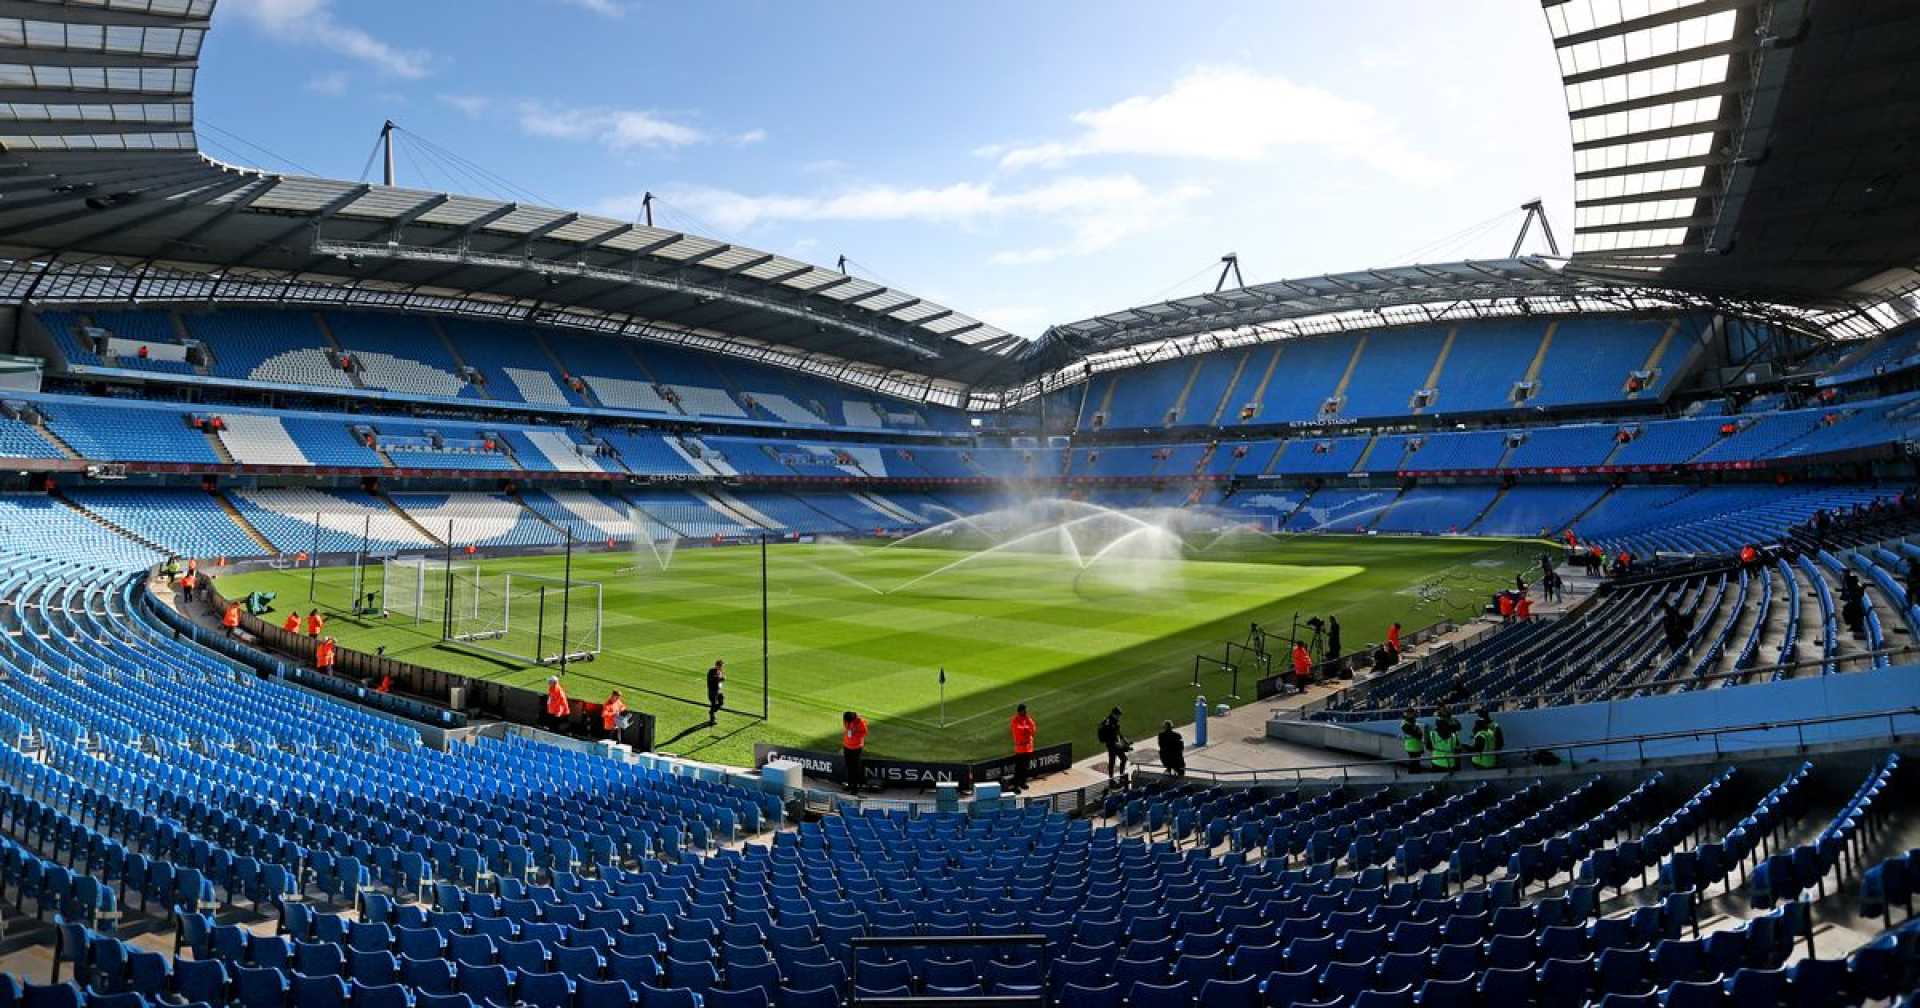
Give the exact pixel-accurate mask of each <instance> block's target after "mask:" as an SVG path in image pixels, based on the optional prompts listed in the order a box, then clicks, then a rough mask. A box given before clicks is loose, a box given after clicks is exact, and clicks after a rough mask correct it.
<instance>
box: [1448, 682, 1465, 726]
mask: <svg viewBox="0 0 1920 1008" xmlns="http://www.w3.org/2000/svg"><path fill="white" fill-rule="evenodd" d="M1447 702H1448V703H1450V704H1463V703H1466V702H1467V681H1466V680H1465V679H1463V678H1461V677H1460V676H1459V675H1458V674H1457V673H1456V674H1455V675H1454V677H1453V682H1452V683H1451V684H1449V685H1448V686H1447ZM1455 730H1456V731H1458V730H1459V726H1458V725H1456V726H1455Z"/></svg>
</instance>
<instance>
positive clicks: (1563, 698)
mask: <svg viewBox="0 0 1920 1008" xmlns="http://www.w3.org/2000/svg"><path fill="white" fill-rule="evenodd" d="M1912 656H1920V645H1914V644H1903V645H1901V646H1899V647H1893V648H1880V649H1879V650H1876V651H1861V652H1859V653H1857V654H1849V655H1838V656H1835V657H1833V658H1806V659H1802V660H1800V661H1793V662H1788V663H1787V664H1785V665H1765V666H1759V665H1756V666H1754V667H1753V668H1748V669H1736V670H1734V671H1732V672H1714V673H1710V674H1708V675H1702V676H1693V675H1689V676H1680V677H1669V678H1666V679H1650V680H1645V681H1641V682H1632V683H1621V684H1618V685H1613V686H1582V687H1572V688H1568V689H1561V690H1553V691H1551V692H1547V693H1520V694H1515V695H1512V696H1489V697H1472V698H1469V699H1468V700H1465V701H1462V702H1461V703H1458V704H1453V703H1449V704H1446V705H1444V706H1450V707H1455V708H1458V709H1464V708H1469V707H1483V706H1484V707H1488V708H1491V709H1493V710H1496V711H1503V710H1533V709H1537V708H1541V707H1560V706H1566V705H1568V704H1576V703H1594V702H1597V701H1600V700H1605V699H1609V698H1611V697H1613V696H1615V695H1618V694H1621V693H1639V692H1642V691H1646V690H1653V691H1655V692H1656V693H1670V692H1672V691H1673V690H1674V689H1675V688H1676V687H1682V686H1693V685H1697V684H1701V683H1716V682H1725V681H1727V680H1729V679H1746V678H1749V677H1752V676H1756V675H1765V674H1770V673H1771V674H1777V673H1781V672H1794V671H1798V670H1801V669H1813V668H1824V667H1825V666H1827V665H1828V664H1832V665H1833V667H1834V672H1833V673H1831V674H1833V675H1853V674H1856V673H1859V672H1867V671H1871V670H1872V669H1873V662H1874V660H1875V659H1877V658H1897V657H1912ZM1842 666H1858V667H1855V668H1851V669H1843V668H1842ZM1589 671H1591V669H1590V670H1589ZM1755 685H1758V684H1757V683H1756V684H1755ZM1337 695H1338V694H1336V696H1337ZM1327 699H1328V701H1331V700H1333V699H1334V697H1328V698H1327ZM1441 706H1443V705H1442V704H1412V705H1404V704H1402V705H1396V706H1391V707H1358V708H1354V709H1352V710H1342V711H1336V712H1334V713H1335V715H1336V716H1337V717H1338V720H1337V721H1329V722H1327V723H1329V724H1341V723H1345V722H1351V721H1378V720H1382V719H1386V718H1398V717H1400V715H1402V714H1404V713H1406V712H1407V711H1408V710H1412V711H1414V712H1415V713H1417V714H1421V715H1426V714H1430V713H1432V712H1434V711H1435V710H1437V709H1439V708H1440V707H1441ZM1327 709H1328V708H1327V705H1326V704H1324V703H1323V704H1322V705H1320V706H1319V707H1314V706H1312V705H1309V706H1308V707H1305V708H1302V712H1303V713H1307V714H1316V713H1320V712H1321V711H1325V710H1327Z"/></svg>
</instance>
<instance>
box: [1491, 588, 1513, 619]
mask: <svg viewBox="0 0 1920 1008" xmlns="http://www.w3.org/2000/svg"><path fill="white" fill-rule="evenodd" d="M1493 604H1494V608H1496V609H1498V610H1499V611H1500V622H1502V623H1511V622H1513V593H1512V592H1501V593H1500V594H1498V595H1495V596H1494V597H1493Z"/></svg>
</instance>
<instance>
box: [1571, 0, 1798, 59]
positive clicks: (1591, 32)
mask: <svg viewBox="0 0 1920 1008" xmlns="http://www.w3.org/2000/svg"><path fill="white" fill-rule="evenodd" d="M1756 2H1760V0H1704V2H1702V3H1696V4H1688V5H1685V6H1680V7H1676V8H1674V9H1672V10H1666V11H1661V12H1660V13H1658V14H1648V15H1646V16H1645V17H1637V18H1630V19H1628V20H1625V21H1619V22H1616V23H1614V24H1610V25H1607V26H1606V27H1604V28H1589V29H1588V30H1586V31H1583V32H1572V33H1570V34H1567V35H1562V36H1561V37H1559V38H1557V39H1554V40H1553V46H1554V48H1556V49H1565V48H1567V47H1568V46H1576V45H1579V44H1580V43H1582V42H1597V41H1599V40H1601V39H1607V38H1613V37H1614V36H1616V35H1625V34H1628V33H1629V32H1636V31H1639V30H1641V29H1643V28H1658V27H1660V26H1661V25H1670V24H1679V23H1680V22H1682V21H1691V20H1693V19H1694V18H1698V17H1705V16H1707V15H1708V14H1718V13H1720V12H1721V11H1728V10H1738V9H1739V8H1741V7H1747V6H1751V5H1752V4H1754V3H1756ZM1541 6H1542V7H1553V6H1557V4H1542V5H1541Z"/></svg>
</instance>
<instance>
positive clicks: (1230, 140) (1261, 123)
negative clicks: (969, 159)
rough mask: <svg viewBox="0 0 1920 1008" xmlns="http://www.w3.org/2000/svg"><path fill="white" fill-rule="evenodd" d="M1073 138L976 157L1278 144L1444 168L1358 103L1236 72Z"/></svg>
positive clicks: (1404, 172)
mask: <svg viewBox="0 0 1920 1008" xmlns="http://www.w3.org/2000/svg"><path fill="white" fill-rule="evenodd" d="M1073 120H1074V122H1075V123H1077V124H1078V125H1079V126H1080V127H1081V131H1080V133H1079V134H1078V135H1077V136H1074V137H1070V138H1067V139H1059V140H1049V141H1045V142H1041V143H1032V144H1024V145H1008V144H994V145H989V146H986V147H982V148H978V149H976V151H975V153H976V154H978V155H981V156H985V157H992V158H996V159H997V160H998V161H999V163H1000V165H1001V166H1002V167H1005V168H1023V167H1029V166H1036V165H1054V164H1059V163H1061V162H1065V161H1069V160H1072V159H1075V158H1082V157H1090V156H1094V155H1101V154H1122V155H1126V154H1130V155H1142V156H1149V157H1165V158H1188V159H1198V160H1208V161H1239V162H1251V161H1260V160H1264V159H1267V158H1269V157H1271V156H1273V155H1274V154H1275V153H1277V152H1278V151H1279V150H1281V149H1282V148H1287V147H1301V148H1318V149H1319V150H1322V151H1326V152H1330V153H1334V154H1337V155H1340V156H1343V157H1348V158H1353V159H1355V160H1359V161H1362V162H1365V163H1367V164H1369V165H1372V166H1374V167H1376V168H1378V169H1380V170H1382V171H1385V172H1387V173H1389V174H1391V175H1393V176H1395V177H1397V178H1402V179H1409V180H1413V179H1427V180H1431V179H1433V178H1435V177H1438V176H1441V175H1444V174H1445V172H1446V167H1445V166H1444V165H1442V164H1440V163H1439V162H1437V161H1435V160H1434V159H1432V158H1429V157H1427V156H1425V155H1423V154H1420V153H1418V152H1416V151H1414V150H1412V149H1411V148H1410V147H1409V145H1408V144H1407V142H1406V141H1405V140H1404V139H1403V137H1402V136H1401V133H1400V130H1399V128H1398V127H1397V126H1396V124H1394V123H1393V122H1392V121H1391V120H1390V119H1389V118H1388V117H1387V116H1385V115H1383V114H1381V113H1380V112H1379V111H1378V110H1376V109H1375V108H1373V107H1372V106H1371V105H1368V104H1366V103H1364V102H1357V101H1352V100H1350V99H1347V98H1342V97H1340V96H1339V95H1336V94H1333V93H1331V92H1328V91H1324V90H1321V89H1319V88H1314V87H1307V86H1305V85H1301V84H1295V83H1293V82H1292V81H1289V80H1287V79H1286V78H1284V77H1279V76H1271V75H1266V74H1261V73H1257V72H1255V71H1252V70H1246V69H1241V68H1236V67H1213V68H1202V69H1198V70H1195V71H1193V72H1191V73H1189V74H1187V75H1186V76H1185V77H1182V78H1180V79H1179V80H1177V81H1175V82H1174V84H1173V86H1172V88H1170V89H1169V90H1167V91H1166V92H1164V93H1161V94H1157V95H1136V96H1134V97H1131V98H1127V99H1124V100H1122V101H1119V102H1115V103H1114V104H1112V105H1108V106H1106V107H1104V108H1097V109H1089V110H1087V111H1085V112H1081V113H1079V114H1077V115H1075V116H1074V117H1073Z"/></svg>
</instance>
